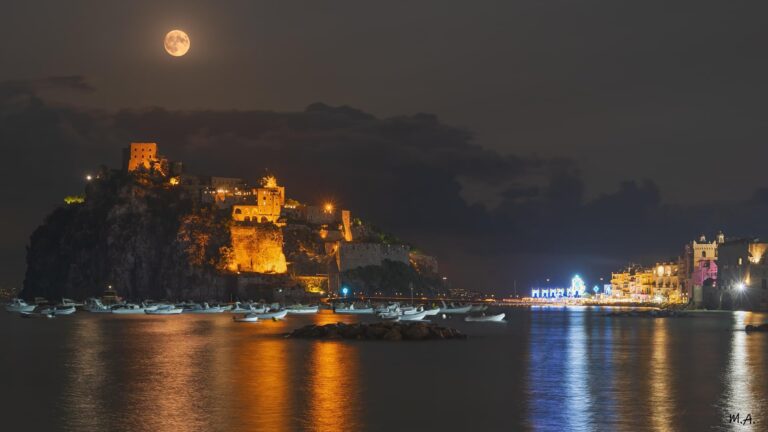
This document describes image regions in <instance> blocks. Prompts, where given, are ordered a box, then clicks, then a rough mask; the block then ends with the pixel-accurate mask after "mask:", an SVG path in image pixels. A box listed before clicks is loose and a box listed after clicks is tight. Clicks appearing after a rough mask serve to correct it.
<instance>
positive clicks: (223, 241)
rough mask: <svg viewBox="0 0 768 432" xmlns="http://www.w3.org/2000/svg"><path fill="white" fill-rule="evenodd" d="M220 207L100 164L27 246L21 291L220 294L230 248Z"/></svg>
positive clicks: (46, 293)
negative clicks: (81, 194)
mask: <svg viewBox="0 0 768 432" xmlns="http://www.w3.org/2000/svg"><path fill="white" fill-rule="evenodd" d="M229 225H230V218H229V214H228V212H226V211H219V210H216V209H214V208H210V207H202V206H196V205H194V203H193V200H191V199H190V197H189V196H187V194H186V193H185V191H184V190H183V189H180V188H176V187H173V186H171V185H169V184H167V183H164V182H163V179H162V178H158V177H153V176H151V175H148V174H145V175H142V176H139V177H137V176H134V175H130V176H129V175H125V174H123V173H121V172H117V171H109V170H106V169H104V170H102V172H101V173H100V174H99V176H98V178H95V179H94V180H93V181H92V182H91V183H89V184H88V186H87V188H86V195H85V200H84V202H73V203H71V204H67V205H64V206H63V207H60V208H57V209H56V210H54V211H53V213H51V214H50V215H49V216H48V217H47V218H46V219H45V221H44V223H43V224H42V225H41V226H40V227H39V228H37V229H36V230H35V232H34V233H33V234H32V237H31V238H30V243H29V246H28V249H27V271H26V275H25V280H24V288H23V291H22V294H23V295H24V296H25V297H27V298H29V297H34V296H41V297H46V298H51V299H56V298H61V297H71V298H77V299H82V298H85V297H88V296H97V295H101V294H102V293H103V291H104V290H105V289H106V288H107V286H109V285H112V286H113V287H114V288H115V289H116V290H117V291H118V293H119V294H120V295H121V296H124V297H127V298H132V299H142V298H156V299H159V298H188V297H201V298H205V297H220V296H223V295H225V291H226V289H225V288H226V286H227V277H225V276H224V275H223V274H222V273H220V272H219V270H221V269H223V268H225V266H226V263H227V262H228V259H229V255H230V254H231V250H230V244H231V239H230V226H229Z"/></svg>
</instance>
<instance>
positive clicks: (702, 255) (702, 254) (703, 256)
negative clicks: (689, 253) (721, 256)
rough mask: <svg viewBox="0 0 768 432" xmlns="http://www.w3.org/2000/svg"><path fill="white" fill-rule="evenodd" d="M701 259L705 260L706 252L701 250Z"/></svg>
mask: <svg viewBox="0 0 768 432" xmlns="http://www.w3.org/2000/svg"><path fill="white" fill-rule="evenodd" d="M701 257H702V258H706V257H707V251H705V250H703V251H701Z"/></svg>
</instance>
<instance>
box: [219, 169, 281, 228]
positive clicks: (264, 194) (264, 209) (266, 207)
mask: <svg viewBox="0 0 768 432" xmlns="http://www.w3.org/2000/svg"><path fill="white" fill-rule="evenodd" d="M244 200H245V201H246V202H248V204H236V205H234V206H233V207H232V219H233V220H235V221H237V222H259V223H277V221H278V220H279V219H280V215H281V214H282V210H283V205H285V188H284V187H282V186H278V184H277V179H276V178H275V177H272V176H269V177H265V178H264V179H263V180H262V187H260V188H254V189H252V190H250V191H249V193H248V194H247V195H245V196H244Z"/></svg>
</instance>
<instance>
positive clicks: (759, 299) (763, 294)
mask: <svg viewBox="0 0 768 432" xmlns="http://www.w3.org/2000/svg"><path fill="white" fill-rule="evenodd" d="M766 251H768V243H766V242H762V241H760V240H759V239H738V240H729V241H727V242H724V243H723V244H721V245H720V246H719V248H718V262H717V284H716V286H715V287H712V289H711V290H710V291H709V294H708V295H707V293H706V292H705V299H704V300H705V303H706V306H707V307H709V308H716V309H733V310H752V311H758V310H761V311H764V310H768V263H766Z"/></svg>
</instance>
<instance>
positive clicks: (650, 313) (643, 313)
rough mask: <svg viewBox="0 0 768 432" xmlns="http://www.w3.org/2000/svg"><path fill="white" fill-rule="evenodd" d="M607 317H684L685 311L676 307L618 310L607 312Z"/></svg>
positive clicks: (685, 315)
mask: <svg viewBox="0 0 768 432" xmlns="http://www.w3.org/2000/svg"><path fill="white" fill-rule="evenodd" d="M605 316H609V317H649V318H685V317H687V316H688V314H687V313H686V312H683V311H679V310H676V309H650V310H635V309H632V310H619V311H613V312H608V313H607V314H605Z"/></svg>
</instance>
